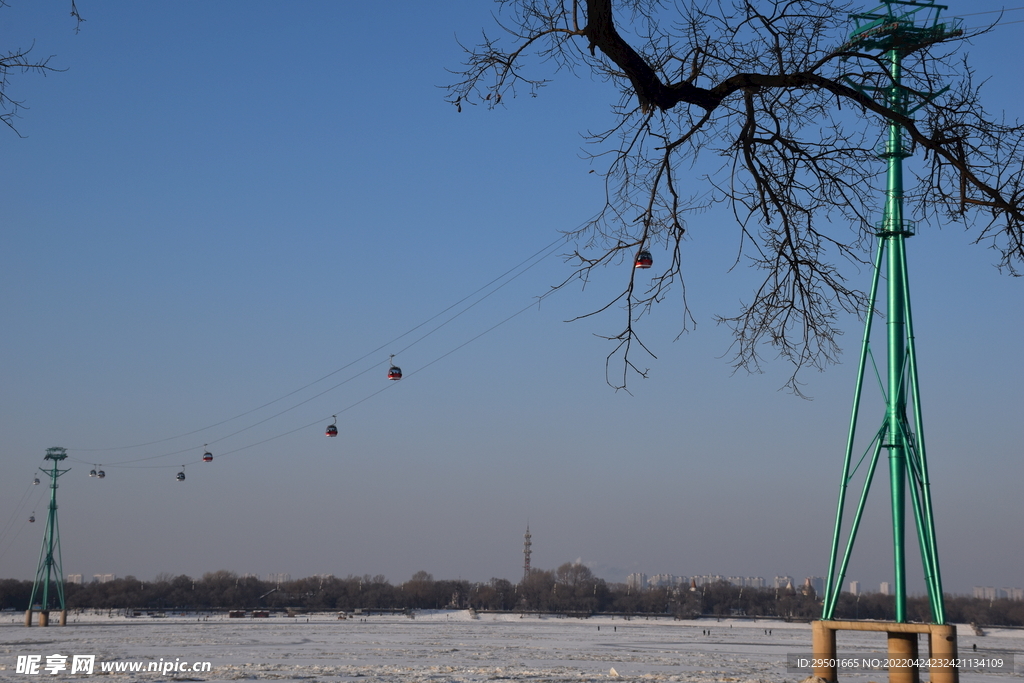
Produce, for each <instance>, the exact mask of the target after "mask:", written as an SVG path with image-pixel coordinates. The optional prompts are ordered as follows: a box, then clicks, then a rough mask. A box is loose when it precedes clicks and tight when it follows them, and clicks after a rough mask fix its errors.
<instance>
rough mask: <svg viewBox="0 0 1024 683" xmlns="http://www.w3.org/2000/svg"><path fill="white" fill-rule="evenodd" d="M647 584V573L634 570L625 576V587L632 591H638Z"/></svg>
mask: <svg viewBox="0 0 1024 683" xmlns="http://www.w3.org/2000/svg"><path fill="white" fill-rule="evenodd" d="M646 585H647V574H644V573H643V572H635V573H633V574H630V575H629V576H627V577H626V588H628V589H629V591H630V592H632V593H639V592H640V591H642V590H643V589H644V587H645V586H646Z"/></svg>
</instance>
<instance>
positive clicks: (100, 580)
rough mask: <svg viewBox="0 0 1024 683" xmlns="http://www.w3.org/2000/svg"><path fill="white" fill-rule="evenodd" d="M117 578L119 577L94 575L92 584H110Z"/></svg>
mask: <svg viewBox="0 0 1024 683" xmlns="http://www.w3.org/2000/svg"><path fill="white" fill-rule="evenodd" d="M116 578H117V577H116V576H114V575H113V574H93V575H92V582H93V583H110V582H111V581H113V580H114V579H116Z"/></svg>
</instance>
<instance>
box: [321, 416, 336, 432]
mask: <svg viewBox="0 0 1024 683" xmlns="http://www.w3.org/2000/svg"><path fill="white" fill-rule="evenodd" d="M337 421H338V416H337V415H335V416H334V422H337ZM334 422H332V423H331V424H330V426H328V427H327V431H326V432H324V434H326V435H327V436H337V435H338V426H337V425H336V424H334Z"/></svg>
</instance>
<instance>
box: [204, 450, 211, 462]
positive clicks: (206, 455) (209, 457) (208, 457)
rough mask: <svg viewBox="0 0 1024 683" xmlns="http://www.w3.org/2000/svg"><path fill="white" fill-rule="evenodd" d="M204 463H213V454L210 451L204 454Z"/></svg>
mask: <svg viewBox="0 0 1024 683" xmlns="http://www.w3.org/2000/svg"><path fill="white" fill-rule="evenodd" d="M203 462H213V453H211V452H210V451H206V452H205V453H203Z"/></svg>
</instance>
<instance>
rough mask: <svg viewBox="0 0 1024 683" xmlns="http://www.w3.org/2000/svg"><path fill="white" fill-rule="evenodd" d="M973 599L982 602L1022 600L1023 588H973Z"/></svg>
mask: <svg viewBox="0 0 1024 683" xmlns="http://www.w3.org/2000/svg"><path fill="white" fill-rule="evenodd" d="M974 597H976V598H980V599H982V600H998V599H999V598H1009V599H1010V600H1024V588H996V587H995V586H975V587H974Z"/></svg>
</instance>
